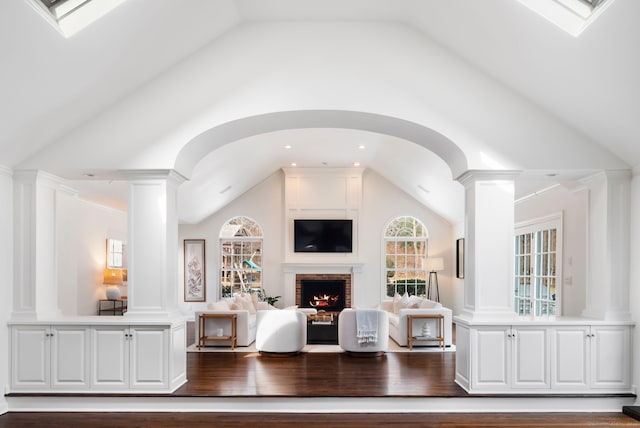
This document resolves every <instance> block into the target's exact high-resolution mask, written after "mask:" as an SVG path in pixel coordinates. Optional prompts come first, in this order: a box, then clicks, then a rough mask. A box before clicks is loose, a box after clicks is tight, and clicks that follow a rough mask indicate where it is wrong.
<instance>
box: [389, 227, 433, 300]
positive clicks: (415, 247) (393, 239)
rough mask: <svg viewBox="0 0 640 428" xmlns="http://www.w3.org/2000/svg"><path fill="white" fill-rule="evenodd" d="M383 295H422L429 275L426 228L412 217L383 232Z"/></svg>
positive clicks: (424, 292)
mask: <svg viewBox="0 0 640 428" xmlns="http://www.w3.org/2000/svg"><path fill="white" fill-rule="evenodd" d="M384 245H385V278H386V279H385V281H386V292H385V294H386V296H387V297H393V295H394V294H395V293H398V294H404V293H405V292H407V293H408V294H410V295H417V296H424V295H425V294H426V282H427V275H428V272H427V271H426V270H425V267H424V261H425V259H426V257H427V232H426V228H425V227H424V225H423V224H422V222H420V220H418V219H417V218H415V217H410V216H404V217H398V218H396V219H394V220H393V221H391V223H389V225H388V226H387V228H386V230H385V235H384Z"/></svg>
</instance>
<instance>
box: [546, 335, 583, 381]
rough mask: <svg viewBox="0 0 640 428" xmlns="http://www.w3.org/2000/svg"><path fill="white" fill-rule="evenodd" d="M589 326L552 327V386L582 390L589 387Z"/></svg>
mask: <svg viewBox="0 0 640 428" xmlns="http://www.w3.org/2000/svg"><path fill="white" fill-rule="evenodd" d="M589 334H590V329H589V326H584V325H582V326H580V325H577V326H562V327H555V328H553V329H552V339H551V387H552V388H553V389H554V390H558V391H560V390H562V391H569V390H572V391H581V390H585V389H587V388H588V387H589V367H590V365H591V356H590V353H591V351H590V349H589V344H590V340H589Z"/></svg>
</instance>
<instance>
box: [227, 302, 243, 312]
mask: <svg viewBox="0 0 640 428" xmlns="http://www.w3.org/2000/svg"><path fill="white" fill-rule="evenodd" d="M229 309H231V310H232V311H241V310H243V309H244V308H243V307H242V305H241V304H240V303H237V302H233V303H230V304H229Z"/></svg>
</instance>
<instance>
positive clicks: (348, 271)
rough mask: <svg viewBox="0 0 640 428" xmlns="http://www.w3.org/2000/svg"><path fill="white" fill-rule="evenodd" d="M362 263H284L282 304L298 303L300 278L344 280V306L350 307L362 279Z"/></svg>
mask: <svg viewBox="0 0 640 428" xmlns="http://www.w3.org/2000/svg"><path fill="white" fill-rule="evenodd" d="M362 267H363V265H362V263H284V264H283V276H284V296H283V297H284V304H285V306H291V305H299V304H300V280H302V279H341V280H345V281H346V283H345V307H347V308H348V307H351V305H352V304H353V303H354V301H357V300H356V297H357V290H359V289H360V285H361V284H362V281H363V273H362Z"/></svg>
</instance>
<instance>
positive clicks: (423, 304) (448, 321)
mask: <svg viewBox="0 0 640 428" xmlns="http://www.w3.org/2000/svg"><path fill="white" fill-rule="evenodd" d="M411 300H412V302H411V304H410V305H409V306H408V307H404V306H406V303H405V305H403V304H397V303H396V305H395V306H396V307H395V309H396V310H395V311H394V301H393V300H383V301H382V303H381V305H380V308H381V309H384V310H385V311H387V313H388V314H389V336H390V337H391V338H392V339H393V340H395V342H396V343H397V344H398V345H399V346H407V315H409V314H434V315H435V314H438V315H443V316H444V345H445V346H451V345H452V343H453V336H452V323H453V319H452V318H453V314H452V312H451V309H449V308H445V307H443V306H442V304H441V303H439V302H434V301H433V300H428V299H424V298H418V297H416V296H411ZM425 322H426V323H427V325H428V328H429V329H430V331H432V332H434V334H435V332H437V329H438V325H437V320H435V319H428V320H422V319H417V320H413V326H412V329H413V333H414V335H416V333H420V332H421V331H422V329H423V325H424V323H425ZM413 346H414V347H416V346H438V344H437V342H433V343H430V342H418V343H415V344H413Z"/></svg>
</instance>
